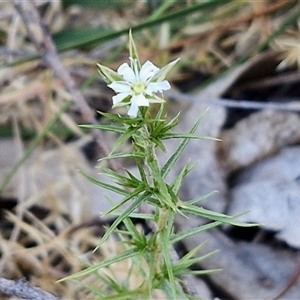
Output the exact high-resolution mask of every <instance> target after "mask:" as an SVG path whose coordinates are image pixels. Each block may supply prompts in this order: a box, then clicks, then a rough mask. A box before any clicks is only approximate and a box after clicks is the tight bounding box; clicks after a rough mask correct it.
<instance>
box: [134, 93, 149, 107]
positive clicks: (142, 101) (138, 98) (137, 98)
mask: <svg viewBox="0 0 300 300" xmlns="http://www.w3.org/2000/svg"><path fill="white" fill-rule="evenodd" d="M131 102H134V103H136V104H137V105H138V106H149V100H148V99H147V98H146V97H145V96H144V95H143V94H139V95H134V96H133V97H132V98H131Z"/></svg>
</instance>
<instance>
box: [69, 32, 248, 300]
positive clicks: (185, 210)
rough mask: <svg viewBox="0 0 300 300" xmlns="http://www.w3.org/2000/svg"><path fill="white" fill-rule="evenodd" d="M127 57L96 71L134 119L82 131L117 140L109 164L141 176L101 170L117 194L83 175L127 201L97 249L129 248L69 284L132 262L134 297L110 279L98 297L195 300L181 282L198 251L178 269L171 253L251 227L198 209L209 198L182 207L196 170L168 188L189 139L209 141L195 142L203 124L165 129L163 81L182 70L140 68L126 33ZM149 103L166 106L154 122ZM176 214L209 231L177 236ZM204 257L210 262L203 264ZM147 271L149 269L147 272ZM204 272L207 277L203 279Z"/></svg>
mask: <svg viewBox="0 0 300 300" xmlns="http://www.w3.org/2000/svg"><path fill="white" fill-rule="evenodd" d="M129 52H130V58H129V60H130V63H129V64H128V63H123V64H122V65H121V66H120V67H119V68H118V70H117V72H116V71H113V70H111V69H109V68H107V67H105V66H103V65H101V64H98V66H99V73H100V75H101V76H102V78H103V79H104V80H105V81H106V82H107V84H108V86H109V87H110V88H111V89H113V90H114V91H115V92H116V95H115V96H113V98H112V102H113V108H114V107H119V106H124V107H126V108H127V114H128V116H129V117H127V116H121V115H113V114H110V113H101V114H102V115H103V116H104V117H106V118H108V119H109V120H110V122H111V123H112V124H111V125H107V124H99V125H82V127H85V128H93V129H101V130H106V131H111V132H117V133H119V134H120V137H119V138H118V139H117V140H116V142H115V144H114V146H113V149H112V151H111V153H110V155H109V156H108V157H107V158H105V159H116V158H132V159H134V160H135V161H136V165H137V169H138V171H139V176H137V177H136V176H134V175H133V174H132V173H130V172H129V171H128V170H125V171H126V174H125V175H123V174H119V173H118V172H116V171H113V170H109V169H106V170H104V171H106V173H107V174H108V175H109V176H110V177H112V178H114V179H115V180H116V181H117V182H118V183H119V186H115V185H113V184H107V183H103V182H101V181H98V180H96V179H94V178H91V177H89V176H88V175H86V174H84V173H83V175H84V176H85V177H86V178H87V179H89V180H91V181H92V182H94V183H96V184H98V185H99V186H102V187H104V188H106V189H109V190H111V191H114V192H116V193H117V194H120V195H122V196H123V199H122V201H121V202H120V203H118V204H116V205H115V206H114V207H112V208H111V209H110V211H109V212H107V214H114V215H115V216H116V219H115V221H114V222H113V224H112V225H110V227H109V228H107V231H106V232H105V234H104V235H103V237H102V239H101V240H100V242H99V244H98V246H97V249H101V246H102V245H103V244H104V243H105V242H107V241H108V238H109V237H110V236H111V235H113V234H115V235H117V236H119V239H120V242H121V243H123V245H125V246H126V247H125V249H124V251H123V252H122V253H120V254H118V255H116V256H115V257H112V258H108V259H107V260H104V261H103V262H100V263H99V264H97V265H96V266H90V267H88V268H87V269H85V270H82V271H80V272H78V273H76V274H73V275H71V276H69V277H67V278H65V279H74V278H77V277H80V276H84V275H87V274H91V273H94V272H101V269H103V268H109V267H110V266H112V265H113V264H117V263H118V262H120V261H122V260H125V259H131V260H132V262H133V264H135V266H136V269H137V270H138V272H139V278H140V279H141V283H140V284H139V285H137V286H136V287H135V288H134V289H130V284H129V282H130V278H128V279H126V281H125V282H121V283H117V281H116V280H114V279H112V278H110V277H109V278H104V282H105V283H106V284H108V288H107V291H102V290H101V291H98V294H100V295H101V299H132V298H134V299H147V298H151V297H152V293H153V292H154V291H155V290H157V289H160V290H162V291H164V293H165V295H167V297H168V298H169V299H178V297H181V298H182V299H191V297H190V295H188V294H185V292H184V290H185V289H184V288H180V284H182V280H181V278H182V276H185V275H186V274H198V273H197V271H194V270H190V269H189V267H190V266H192V265H194V264H195V263H197V262H198V261H200V260H201V259H202V257H201V256H199V257H195V255H196V254H197V252H198V250H199V249H198V247H197V248H196V249H193V250H191V251H190V252H189V253H187V254H186V255H185V256H184V257H182V258H180V259H178V261H174V260H173V259H172V255H171V253H172V252H173V251H174V250H173V246H174V244H175V243H176V242H179V241H182V240H184V239H185V238H187V237H190V236H193V235H195V234H197V233H200V232H201V231H203V230H208V229H210V228H214V227H216V226H219V225H221V224H222V223H228V224H231V225H240V226H242V225H243V226H247V224H240V223H239V222H237V221H236V220H235V217H231V216H227V215H225V214H221V213H215V212H213V211H210V210H206V209H204V208H202V207H199V206H198V205H197V203H198V202H199V201H201V200H202V199H203V198H205V197H201V198H198V199H191V200H190V201H186V202H183V201H182V200H180V198H179V190H180V186H181V183H182V180H183V179H184V177H185V176H186V175H187V174H188V172H190V171H191V170H192V167H190V166H186V167H184V168H183V170H182V171H181V173H180V174H179V175H178V176H177V178H176V179H175V180H174V181H173V182H171V183H168V182H167V181H166V180H165V178H166V176H167V175H168V173H169V171H170V170H171V168H172V167H173V166H174V164H175V163H176V161H177V160H178V159H179V157H180V155H181V153H182V151H183V150H184V148H185V147H186V145H187V143H188V141H189V140H190V139H204V138H206V139H211V138H207V137H202V136H197V135H195V134H194V133H195V130H196V129H197V127H198V125H199V123H200V121H201V119H202V116H200V118H199V120H198V121H197V122H196V124H195V125H194V126H193V128H192V129H191V130H190V132H189V133H187V134H180V133H176V132H173V131H172V129H173V128H174V127H175V126H176V125H177V124H178V118H179V114H178V115H176V116H175V117H173V119H171V120H170V121H167V120H166V117H165V116H164V115H163V111H164V109H163V103H164V99H163V98H162V95H161V94H162V92H163V91H165V90H167V89H169V88H170V84H169V83H168V82H167V81H166V80H165V77H166V75H167V74H168V72H169V71H170V70H171V69H172V68H173V67H174V65H175V64H176V63H177V62H178V59H177V60H175V61H173V62H171V63H169V64H167V65H166V66H165V67H163V68H161V69H159V68H158V67H156V66H155V65H154V64H153V63H151V62H149V61H147V62H145V63H144V64H141V63H140V61H139V58H138V54H137V49H136V46H135V44H134V41H133V38H132V35H131V32H130V33H129ZM158 93H159V94H160V95H159V96H158V95H157V94H158ZM151 103H159V104H160V105H161V106H160V108H159V110H158V112H157V114H156V115H155V116H151V114H150V113H149V111H148V108H149V106H150V104H151ZM169 138H180V139H182V142H181V143H180V145H179V146H178V148H177V149H176V150H175V152H174V153H173V154H172V155H171V156H170V158H169V159H168V160H167V162H166V163H165V164H164V165H163V166H160V164H159V162H158V159H157V156H156V151H157V149H158V148H160V149H161V150H163V151H165V150H166V149H165V147H164V144H163V141H164V140H165V139H169ZM129 139H130V140H131V141H132V151H130V152H125V153H117V152H116V151H117V149H118V148H119V146H120V145H122V144H123V143H124V142H126V141H127V140H129ZM125 203H127V204H128V205H127V207H126V208H125V209H123V210H122V209H121V208H122V206H123V204H125ZM143 204H147V205H148V207H150V208H151V213H147V214H141V213H139V208H140V206H141V205H143ZM178 214H180V215H181V216H184V217H186V218H187V217H188V215H189V214H192V215H194V216H197V217H201V218H206V219H207V220H208V222H209V223H208V224H205V225H203V227H202V226H200V227H197V228H190V229H188V230H186V231H184V232H174V219H175V216H176V215H178ZM132 218H139V219H142V220H144V221H145V222H151V224H154V226H151V227H152V228H154V230H153V232H152V233H151V234H148V235H145V234H144V233H143V232H139V231H138V230H137V229H136V227H135V226H134V224H133V221H132ZM120 224H123V225H124V226H125V229H122V230H120V229H118V227H119V225H120ZM250 226H253V224H252V225H250ZM97 249H96V250H97ZM207 256H208V255H207V254H206V255H205V257H207ZM142 265H145V267H144V268H142V267H141V266H142ZM199 272H201V274H202V273H203V271H199ZM210 272H211V271H210ZM129 277H130V276H129ZM65 279H64V280H65ZM112 293H113V296H112V295H111V294H112Z"/></svg>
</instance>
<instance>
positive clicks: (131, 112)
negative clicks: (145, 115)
mask: <svg viewBox="0 0 300 300" xmlns="http://www.w3.org/2000/svg"><path fill="white" fill-rule="evenodd" d="M138 111H139V107H138V105H137V104H136V103H135V102H131V105H130V108H129V110H128V113H127V114H128V116H130V117H132V118H136V117H137V114H138Z"/></svg>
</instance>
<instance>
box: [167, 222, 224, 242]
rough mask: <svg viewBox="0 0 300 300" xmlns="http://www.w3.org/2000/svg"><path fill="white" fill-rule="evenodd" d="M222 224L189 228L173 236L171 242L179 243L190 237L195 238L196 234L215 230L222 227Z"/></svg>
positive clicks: (213, 223) (215, 223)
mask: <svg viewBox="0 0 300 300" xmlns="http://www.w3.org/2000/svg"><path fill="white" fill-rule="evenodd" d="M221 224H222V222H221V221H215V222H212V223H209V224H205V225H201V226H199V227H194V228H189V229H187V230H184V231H180V232H177V233H176V234H173V235H172V236H171V238H170V241H171V242H172V243H176V242H179V241H182V240H184V239H186V238H188V237H190V236H194V235H195V234H198V233H200V232H203V231H206V230H209V229H212V228H215V227H217V226H220V225H221Z"/></svg>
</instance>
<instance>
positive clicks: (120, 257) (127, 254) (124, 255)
mask: <svg viewBox="0 0 300 300" xmlns="http://www.w3.org/2000/svg"><path fill="white" fill-rule="evenodd" d="M135 255H137V251H136V249H129V250H127V251H124V252H122V253H120V254H117V255H115V256H114V257H112V258H110V259H107V260H105V261H102V262H101V263H99V264H97V265H95V266H91V267H88V268H86V269H85V270H82V271H80V272H77V273H75V274H72V275H70V276H67V277H64V278H62V279H60V280H58V282H62V281H65V280H70V279H75V278H78V277H81V276H86V275H89V274H91V273H93V272H96V271H98V270H99V269H101V268H105V267H108V266H110V265H112V264H114V263H116V262H118V261H122V260H124V259H127V258H130V257H133V256H135Z"/></svg>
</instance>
